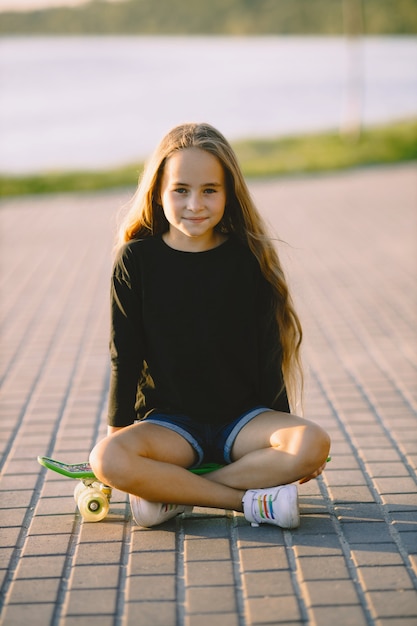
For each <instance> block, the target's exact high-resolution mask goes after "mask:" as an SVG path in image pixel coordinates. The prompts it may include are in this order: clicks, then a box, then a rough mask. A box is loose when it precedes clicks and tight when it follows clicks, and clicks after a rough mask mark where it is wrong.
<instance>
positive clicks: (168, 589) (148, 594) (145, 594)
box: [127, 574, 176, 601]
mask: <svg viewBox="0 0 417 626" xmlns="http://www.w3.org/2000/svg"><path fill="white" fill-rule="evenodd" d="M127 597H128V598H129V601H132V600H133V601H156V600H164V601H166V600H172V601H175V599H176V583H175V577H174V576H172V575H166V576H164V575H162V574H158V575H153V576H150V575H146V576H129V577H128V579H127Z"/></svg>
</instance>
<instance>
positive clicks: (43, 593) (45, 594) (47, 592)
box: [8, 572, 60, 604]
mask: <svg viewBox="0 0 417 626" xmlns="http://www.w3.org/2000/svg"><path fill="white" fill-rule="evenodd" d="M34 573H35V572H34ZM59 583H60V580H59V578H31V579H27V580H15V582H14V583H13V585H12V587H11V589H10V591H9V597H8V602H9V603H10V604H22V603H26V602H27V603H28V604H36V603H38V602H41V603H50V602H55V598H56V595H57V591H58V587H59Z"/></svg>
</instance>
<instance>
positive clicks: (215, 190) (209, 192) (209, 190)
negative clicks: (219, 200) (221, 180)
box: [204, 187, 217, 195]
mask: <svg viewBox="0 0 417 626" xmlns="http://www.w3.org/2000/svg"><path fill="white" fill-rule="evenodd" d="M216 192H217V189H211V188H210V187H209V188H207V189H205V190H204V193H206V194H209V195H210V194H212V193H216Z"/></svg>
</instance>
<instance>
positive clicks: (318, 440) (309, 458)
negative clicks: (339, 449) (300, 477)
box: [300, 422, 330, 475]
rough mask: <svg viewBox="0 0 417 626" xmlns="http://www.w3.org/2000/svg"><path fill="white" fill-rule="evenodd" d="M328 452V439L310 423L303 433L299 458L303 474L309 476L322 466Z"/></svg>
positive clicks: (319, 429) (325, 433)
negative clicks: (301, 462)
mask: <svg viewBox="0 0 417 626" xmlns="http://www.w3.org/2000/svg"><path fill="white" fill-rule="evenodd" d="M329 451H330V437H329V435H328V433H327V432H326V431H325V430H324V429H323V428H322V427H321V426H319V425H318V424H315V423H314V422H311V423H310V424H309V425H308V427H307V428H306V430H305V432H304V433H303V441H302V444H301V449H300V456H301V458H302V461H303V465H304V467H303V472H305V474H306V475H307V474H310V473H312V472H315V471H316V470H317V469H318V468H319V467H321V466H322V465H324V463H325V462H326V459H327V457H328V455H329Z"/></svg>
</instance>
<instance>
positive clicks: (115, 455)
mask: <svg viewBox="0 0 417 626" xmlns="http://www.w3.org/2000/svg"><path fill="white" fill-rule="evenodd" d="M125 459H126V455H125V453H124V451H123V447H122V446H121V444H120V443H119V441H118V440H117V439H115V438H114V437H112V436H109V437H106V438H105V439H103V440H102V441H100V442H99V443H98V444H97V445H96V446H95V447H94V448H93V450H92V451H91V453H90V465H91V467H92V470H93V472H94V474H95V475H96V476H97V478H98V479H99V480H100V481H101V482H103V483H104V484H106V485H110V486H111V487H115V488H118V489H121V490H123V485H122V484H121V483H122V480H123V476H126V467H125V463H126V461H125Z"/></svg>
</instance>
